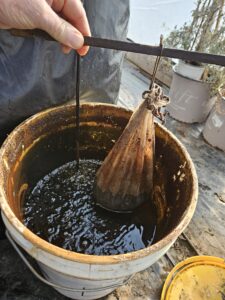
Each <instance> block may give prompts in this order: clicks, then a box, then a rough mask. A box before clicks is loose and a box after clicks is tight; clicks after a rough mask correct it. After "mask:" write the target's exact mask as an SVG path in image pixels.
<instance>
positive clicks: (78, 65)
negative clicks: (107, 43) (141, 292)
mask: <svg viewBox="0 0 225 300" xmlns="http://www.w3.org/2000/svg"><path fill="white" fill-rule="evenodd" d="M79 160H80V55H79V54H78V53H77V55H76V161H77V165H76V167H77V169H79Z"/></svg>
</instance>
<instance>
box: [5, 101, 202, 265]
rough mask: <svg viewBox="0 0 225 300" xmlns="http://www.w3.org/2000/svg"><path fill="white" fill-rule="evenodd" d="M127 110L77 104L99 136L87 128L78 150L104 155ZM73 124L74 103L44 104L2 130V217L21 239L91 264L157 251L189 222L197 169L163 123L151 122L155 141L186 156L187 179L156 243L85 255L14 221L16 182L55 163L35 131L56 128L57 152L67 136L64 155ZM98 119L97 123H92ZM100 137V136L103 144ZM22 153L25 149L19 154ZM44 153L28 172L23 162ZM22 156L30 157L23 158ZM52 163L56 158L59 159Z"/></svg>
mask: <svg viewBox="0 0 225 300" xmlns="http://www.w3.org/2000/svg"><path fill="white" fill-rule="evenodd" d="M130 116H131V111H129V110H126V109H124V108H119V107H116V106H114V105H105V104H96V103H94V104H92V103H88V104H83V105H82V106H81V124H82V127H83V128H84V129H85V128H86V129H88V130H89V129H90V126H89V125H90V124H92V125H94V124H95V126H92V127H95V130H96V129H98V131H99V132H100V133H101V137H102V139H101V138H100V140H98V141H97V142H96V141H95V139H93V137H92V133H93V132H94V131H93V130H92V132H91V133H90V134H88V135H87V136H88V139H87V140H84V145H83V148H82V147H81V149H82V150H81V151H83V154H84V155H89V156H90V155H94V153H95V154H96V153H98V155H100V156H101V157H104V155H106V154H107V153H108V151H109V150H110V148H111V147H112V144H113V142H112V141H113V140H116V139H117V138H118V136H119V134H120V133H121V131H122V130H123V128H124V127H125V125H126V124H127V122H128V120H129V118H130ZM93 122H94V123H93ZM88 123H89V125H88ZM74 124H75V106H74V105H68V106H61V107H56V108H52V109H49V110H46V111H44V112H41V113H39V114H37V115H35V116H33V117H31V118H29V119H28V120H26V121H25V122H23V123H22V124H21V125H20V126H18V127H17V128H16V129H15V130H14V131H13V132H12V133H11V134H10V135H9V136H8V138H7V139H6V141H5V142H4V144H3V146H2V148H1V150H0V195H1V196H0V203H1V207H2V209H3V212H4V214H5V216H6V218H7V219H8V221H9V222H10V223H11V224H12V225H13V226H14V227H17V230H18V231H19V232H20V233H21V234H22V235H23V236H24V237H25V239H27V240H28V241H30V242H31V243H33V244H34V245H35V246H36V247H38V248H41V249H43V250H45V251H47V252H49V253H51V254H53V255H57V256H59V257H62V258H64V259H68V260H72V261H79V262H83V263H92V264H115V263H119V262H121V261H129V260H133V259H138V258H141V257H145V256H147V255H149V254H151V253H155V252H157V251H159V250H160V249H162V248H163V247H165V246H166V245H167V244H168V243H170V242H172V241H173V240H174V239H176V238H177V236H178V235H179V234H180V233H181V232H182V231H183V229H184V228H185V227H186V226H187V224H188V223H189V221H190V219H191V217H192V215H193V213H194V210H195V207H196V201H197V196H198V186H197V175H196V172H195V168H194V166H193V163H192V161H191V159H190V157H189V155H188V153H187V151H186V150H185V148H184V147H183V146H182V144H181V143H180V142H179V141H178V139H177V138H176V137H175V136H174V135H173V134H172V133H170V132H169V131H168V130H167V129H166V128H164V127H163V126H161V125H159V124H155V130H156V147H157V141H159V142H160V143H161V147H162V148H164V150H166V149H171V153H173V155H175V157H176V158H177V161H178V164H179V162H180V163H183V162H186V167H185V172H186V175H187V180H186V181H185V182H184V183H187V184H186V185H184V186H183V190H184V191H185V194H183V196H185V197H186V198H183V200H182V201H180V202H179V203H178V204H176V203H175V208H174V209H175V210H174V216H175V217H174V218H172V219H171V221H170V226H169V227H168V229H167V231H165V234H164V237H163V238H162V239H160V240H159V241H158V242H157V243H155V244H154V245H152V246H150V247H147V248H145V249H142V250H139V251H134V252H131V253H127V254H120V255H112V256H101V257H99V256H95V255H92V256H91V255H85V254H78V253H75V252H71V251H68V250H64V249H62V248H59V247H56V246H53V245H51V244H50V243H48V242H46V241H44V240H42V239H41V238H39V237H38V236H36V235H35V234H33V233H32V232H31V231H30V230H28V229H27V228H26V227H25V226H24V225H23V224H22V223H21V222H20V221H19V220H20V207H19V206H20V199H18V192H19V190H20V188H21V186H22V185H23V184H26V183H27V184H28V186H29V187H31V186H32V184H34V183H35V181H36V182H37V178H36V177H37V176H40V175H41V172H45V174H46V171H47V170H46V168H47V167H49V168H51V167H55V164H56V165H57V163H56V162H54V161H51V159H50V158H51V156H52V154H54V151H53V152H51V151H49V149H51V147H50V148H49V149H48V147H47V146H48V145H47V144H46V143H43V145H45V147H44V148H43V149H44V152H43V153H42V152H40V150H43V149H41V147H40V148H39V149H38V147H39V146H40V144H41V143H40V142H41V141H43V140H44V139H41V140H40V137H41V136H42V137H45V136H46V137H50V136H54V135H56V137H57V134H58V138H59V140H58V143H57V145H59V147H60V146H62V149H60V151H61V152H60V151H59V153H65V150H66V149H67V147H65V145H64V146H63V142H62V141H64V144H65V142H66V143H67V142H68V141H70V144H71V145H70V146H71V149H70V150H68V149H67V150H68V151H67V152H68V153H69V156H71V155H72V153H73V151H72V149H73V139H72V142H71V136H70V137H69V134H68V136H66V140H63V139H64V136H65V135H66V132H69V130H72V131H73V127H74ZM98 124H101V125H100V126H98ZM106 128H107V129H111V132H110V134H108V135H107V134H106ZM92 129H93V128H92ZM88 130H87V132H88ZM113 131H114V132H115V135H114V136H113V134H112V133H113ZM84 132H85V130H84ZM60 133H62V134H60ZM62 136H63V138H62ZM104 139H106V140H105V144H104ZM35 140H36V141H38V142H37V143H36V144H34V141H35ZM47 140H48V139H47ZM85 143H86V144H85ZM88 143H89V145H88ZM99 143H103V144H104V145H105V147H103V148H104V149H102V147H99ZM94 145H95V147H94ZM94 148H95V149H94ZM26 149H29V151H28V152H26ZM54 150H55V149H54ZM24 153H26V155H25V156H24ZM46 153H48V160H49V161H48V160H46V165H44V164H43V166H38V165H37V167H39V168H38V172H37V174H35V176H36V177H35V176H34V177H33V178H30V176H31V174H29V168H30V167H31V165H32V164H34V163H35V159H36V160H37V161H38V159H40V156H41V155H42V154H43V155H44V154H46ZM165 155H166V152H165ZM28 156H29V158H32V159H31V160H29V159H27V158H28ZM22 157H23V159H22ZM42 158H43V157H42ZM69 158H70V157H68V159H69ZM3 161H5V163H3ZM58 163H62V162H61V161H59V162H58ZM15 166H16V168H15ZM170 167H171V168H175V169H173V170H174V172H173V170H171V172H172V173H176V172H177V170H178V169H179V166H178V165H177V164H175V165H174V167H173V166H172V165H171V166H170ZM42 169H43V170H42ZM28 177H29V178H28ZM10 178H11V179H10ZM12 178H13V180H12ZM28 179H29V180H28ZM187 195H188V196H187ZM18 203H19V206H18Z"/></svg>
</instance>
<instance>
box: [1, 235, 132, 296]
mask: <svg viewBox="0 0 225 300" xmlns="http://www.w3.org/2000/svg"><path fill="white" fill-rule="evenodd" d="M5 234H6V236H7V238H8V240H9V242H10V243H11V245H12V246H13V248H14V249H15V250H16V252H17V254H18V255H19V256H20V258H21V259H22V260H23V262H24V263H25V265H26V266H27V267H28V269H29V270H30V271H31V272H32V273H33V275H34V276H35V277H36V278H37V279H39V280H40V281H42V282H43V283H45V284H46V285H48V286H51V287H53V288H56V289H61V290H66V291H70V292H101V291H104V290H108V289H116V288H118V287H120V286H122V285H125V284H127V282H128V281H129V280H130V279H131V277H132V276H133V275H131V276H129V277H128V278H127V279H125V280H124V281H123V282H121V283H118V284H113V285H109V286H105V287H101V288H92V289H85V288H83V289H77V288H70V287H66V286H61V285H58V284H55V283H53V282H51V281H49V280H47V279H45V278H44V277H43V276H42V275H41V274H39V273H38V272H37V271H36V270H35V269H34V267H33V266H32V265H31V264H30V262H29V261H28V260H27V258H26V257H25V256H24V254H23V253H22V251H21V250H20V249H19V247H18V245H17V244H16V242H15V241H14V240H13V238H12V236H11V235H10V233H9V232H8V230H6V232H5Z"/></svg>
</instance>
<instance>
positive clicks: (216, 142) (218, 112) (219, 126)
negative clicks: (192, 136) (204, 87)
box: [203, 90, 225, 151]
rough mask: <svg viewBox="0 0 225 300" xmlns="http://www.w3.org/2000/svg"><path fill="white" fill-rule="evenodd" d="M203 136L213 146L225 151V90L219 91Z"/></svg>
mask: <svg viewBox="0 0 225 300" xmlns="http://www.w3.org/2000/svg"><path fill="white" fill-rule="evenodd" d="M203 137H204V138H205V140H206V141H207V142H208V143H209V144H211V145H212V146H214V147H216V148H219V149H221V150H223V151H225V90H224V92H223V93H222V91H219V94H218V98H217V101H216V105H215V106H214V109H213V110H212V111H211V113H210V115H209V117H208V119H207V121H206V123H205V127H204V129H203Z"/></svg>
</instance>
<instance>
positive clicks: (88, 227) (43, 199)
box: [23, 160, 156, 255]
mask: <svg viewBox="0 0 225 300" xmlns="http://www.w3.org/2000/svg"><path fill="white" fill-rule="evenodd" d="M100 164H101V162H100V161H97V160H81V161H80V167H79V170H76V162H69V163H67V164H65V165H63V166H61V167H59V168H58V169H56V170H54V171H52V172H51V173H50V174H48V175H46V176H45V177H44V178H43V179H41V180H40V181H39V182H38V183H37V185H36V186H35V187H34V189H33V191H32V192H31V193H30V194H29V195H28V196H27V197H26V199H25V201H24V210H23V212H24V224H25V225H26V226H27V227H28V228H29V229H30V230H31V231H33V232H34V233H35V234H37V235H38V236H39V237H41V238H43V239H45V240H47V241H48V242H50V243H52V244H54V245H57V246H59V247H62V248H64V249H67V250H72V251H75V252H79V253H85V254H96V255H110V254H111V255H112V254H122V253H127V252H131V251H135V250H139V249H142V248H145V247H146V246H149V245H151V244H152V242H153V240H154V236H155V232H156V226H155V224H156V220H155V217H154V215H155V214H154V213H153V212H154V211H153V209H152V207H151V206H150V204H147V203H145V204H144V205H143V206H141V207H139V208H138V209H136V210H135V211H134V212H133V213H131V214H117V213H111V212H107V211H105V210H103V209H101V208H100V207H97V206H96V205H95V201H94V197H93V186H94V180H95V174H96V171H97V169H98V168H99V166H100Z"/></svg>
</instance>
